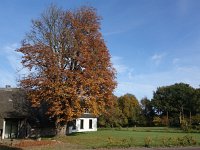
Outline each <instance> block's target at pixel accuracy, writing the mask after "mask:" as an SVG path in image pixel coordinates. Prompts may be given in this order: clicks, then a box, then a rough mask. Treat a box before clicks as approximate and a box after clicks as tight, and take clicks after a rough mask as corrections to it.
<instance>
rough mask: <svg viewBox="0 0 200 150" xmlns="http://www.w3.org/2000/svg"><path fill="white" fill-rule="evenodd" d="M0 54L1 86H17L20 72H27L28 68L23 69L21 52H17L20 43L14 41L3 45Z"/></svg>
mask: <svg viewBox="0 0 200 150" xmlns="http://www.w3.org/2000/svg"><path fill="white" fill-rule="evenodd" d="M1 47H2V48H0V50H1V54H0V64H1V65H0V86H5V85H6V84H9V85H12V86H16V84H17V79H19V76H20V74H26V72H27V70H26V69H22V65H21V63H20V62H21V54H20V53H18V52H16V49H17V48H19V45H18V44H16V43H14V44H10V45H5V46H1Z"/></svg>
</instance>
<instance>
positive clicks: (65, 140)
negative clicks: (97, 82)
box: [0, 127, 200, 150]
mask: <svg viewBox="0 0 200 150" xmlns="http://www.w3.org/2000/svg"><path fill="white" fill-rule="evenodd" d="M193 132H194V131H193ZM195 132H196V133H185V132H183V131H182V130H180V129H176V128H166V127H153V128H151V127H146V128H144V127H142V128H141V127H136V128H116V129H98V131H97V132H87V133H74V134H71V135H69V136H65V137H53V138H42V141H41V143H49V142H50V143H52V142H53V143H54V142H56V143H57V144H53V145H51V144H50V145H46V146H45V145H44V146H36V144H41V143H40V142H39V143H38V142H37V141H35V142H36V143H34V144H35V147H31V146H29V147H23V146H22V147H21V148H22V149H23V150H24V149H25V150H68V149H93V148H113V147H117V148H124V147H185V146H198V147H199V146H200V132H199V131H195ZM21 142H25V144H26V145H27V144H29V145H30V143H27V142H26V140H25V141H24V140H22V141H21ZM32 142H34V141H32ZM32 142H31V143H32ZM0 149H2V150H21V149H20V148H19V149H17V148H16V149H15V148H13V147H6V146H3V145H0Z"/></svg>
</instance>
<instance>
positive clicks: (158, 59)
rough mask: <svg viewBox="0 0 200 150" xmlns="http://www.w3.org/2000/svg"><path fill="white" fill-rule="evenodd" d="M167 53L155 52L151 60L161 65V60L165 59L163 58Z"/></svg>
mask: <svg viewBox="0 0 200 150" xmlns="http://www.w3.org/2000/svg"><path fill="white" fill-rule="evenodd" d="M165 55H166V54H164V53H162V54H154V55H153V56H152V57H151V60H152V61H153V62H154V63H155V64H156V65H159V64H160V63H161V61H162V60H163V58H164V57H165Z"/></svg>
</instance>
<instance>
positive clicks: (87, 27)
mask: <svg viewBox="0 0 200 150" xmlns="http://www.w3.org/2000/svg"><path fill="white" fill-rule="evenodd" d="M100 20H101V18H100V17H99V16H98V15H97V14H96V11H95V9H94V8H91V7H81V8H79V9H77V10H75V11H65V10H62V9H59V8H58V7H56V6H54V5H52V6H50V7H49V8H48V9H47V10H45V11H44V12H43V13H42V15H41V16H40V18H39V19H36V20H33V21H32V28H31V31H30V32H29V33H28V34H27V36H26V38H25V40H23V43H22V46H21V48H19V49H18V50H17V51H18V52H21V53H22V54H23V56H22V64H23V66H24V67H25V68H28V69H29V71H30V72H29V74H28V75H27V76H26V78H24V79H23V80H21V81H20V83H21V84H20V85H21V87H22V88H24V89H25V90H26V91H27V93H28V98H29V100H30V101H31V102H32V106H33V107H40V106H41V105H42V104H44V103H45V104H46V105H47V106H48V111H47V114H48V115H49V117H51V118H54V119H55V123H56V127H57V129H58V130H59V129H60V128H61V127H62V125H64V124H66V123H67V122H69V121H71V120H73V119H74V118H77V117H79V116H80V115H81V114H82V113H83V112H84V111H85V109H88V110H89V112H91V113H93V114H95V115H99V114H101V113H102V112H103V111H105V108H106V107H109V106H110V105H112V101H110V99H112V92H113V90H114V88H115V86H116V82H115V70H114V68H113V67H112V64H111V62H110V54H109V51H108V49H107V47H106V45H105V42H104V40H103V37H102V34H101V32H100Z"/></svg>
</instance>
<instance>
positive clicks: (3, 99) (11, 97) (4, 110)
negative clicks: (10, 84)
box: [0, 88, 27, 124]
mask: <svg viewBox="0 0 200 150" xmlns="http://www.w3.org/2000/svg"><path fill="white" fill-rule="evenodd" d="M24 93H25V92H24V91H22V90H21V89H19V88H0V120H1V119H3V118H24V117H26V116H27V113H26V111H24V109H23V107H24V102H25V94H24ZM0 124H1V123H0Z"/></svg>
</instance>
